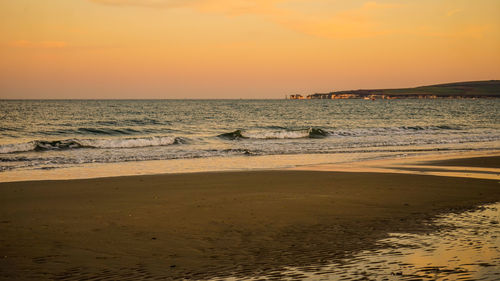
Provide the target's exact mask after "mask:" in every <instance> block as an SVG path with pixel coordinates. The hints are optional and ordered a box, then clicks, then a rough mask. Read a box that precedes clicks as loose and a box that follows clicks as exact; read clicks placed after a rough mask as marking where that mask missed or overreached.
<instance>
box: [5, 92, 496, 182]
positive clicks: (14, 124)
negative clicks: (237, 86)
mask: <svg viewBox="0 0 500 281" xmlns="http://www.w3.org/2000/svg"><path fill="white" fill-rule="evenodd" d="M499 110H500V99H436V100H426V99H399V100H375V101H367V100H359V99H349V100H347V99H346V100H0V181H16V180H29V179H53V178H54V179H60V178H92V177H101V176H120V175H132V174H157V173H180V172H200V171H223V170H224V171H225V170H251V169H281V168H289V167H297V166H301V165H314V164H328V163H343V162H353V161H363V160H370V159H380V158H386V157H406V156H408V155H419V154H432V153H448V152H461V151H488V150H498V149H500V111H499Z"/></svg>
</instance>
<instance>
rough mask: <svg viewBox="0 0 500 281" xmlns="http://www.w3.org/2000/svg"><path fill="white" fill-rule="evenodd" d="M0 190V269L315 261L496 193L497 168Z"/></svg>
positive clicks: (229, 268) (241, 269)
mask: <svg viewBox="0 0 500 281" xmlns="http://www.w3.org/2000/svg"><path fill="white" fill-rule="evenodd" d="M491 159H493V160H491V161H493V162H492V163H498V162H497V161H498V160H499V159H500V158H499V157H498V156H497V157H494V158H491ZM462 168H463V167H462ZM0 195H1V196H0V222H1V225H2V228H1V230H0V231H1V235H0V237H2V238H1V240H0V241H1V243H0V251H1V252H2V253H3V254H4V257H3V258H2V259H0V269H1V270H0V272H2V273H1V275H0V279H1V278H4V279H16V278H19V279H40V278H41V279H58V278H61V279H71V278H76V279H78V278H80V279H83V278H90V277H93V278H101V279H105V278H111V279H117V278H125V277H127V278H131V279H141V278H142V279H148V278H151V279H152V278H166V279H179V278H186V279H209V278H215V277H225V276H226V277H227V276H235V277H237V278H243V277H245V276H254V275H262V274H264V275H265V274H268V273H271V272H276V271H280V270H281V269H283V268H285V267H288V266H294V267H319V266H321V265H324V264H328V263H331V262H332V261H336V260H341V259H343V258H346V257H348V256H349V255H350V254H352V253H355V252H357V251H361V250H366V249H374V248H376V247H377V245H376V241H378V240H380V239H383V238H385V237H387V235H388V233H393V232H408V233H414V232H428V231H432V230H433V227H432V226H429V225H428V224H427V222H429V220H431V219H432V218H434V217H435V216H437V215H439V214H443V213H449V212H457V211H460V210H467V209H472V208H475V207H477V206H479V205H482V204H486V203H494V202H498V201H500V189H499V188H498V181H497V180H487V179H473V178H459V177H442V176H441V177H437V176H433V175H415V174H402V173H369V172H349V173H347V172H327V171H294V170H281V171H272V170H271V171H243V172H242V171H239V172H212V173H188V174H163V175H148V176H128V177H111V178H95V179H84V180H81V179H80V180H79V179H77V180H56V181H31V182H10V183H0Z"/></svg>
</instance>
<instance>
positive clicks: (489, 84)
mask: <svg viewBox="0 0 500 281" xmlns="http://www.w3.org/2000/svg"><path fill="white" fill-rule="evenodd" d="M330 94H335V95H356V96H358V97H366V96H371V95H376V96H377V95H385V96H388V97H395V98H404V97H408V98H411V97H415V96H436V97H455V98H458V97H464V98H474V97H500V80H490V81H471V82H457V83H447V84H438V85H430V86H421V87H415V88H402V89H373V90H351V91H338V92H332V93H330Z"/></svg>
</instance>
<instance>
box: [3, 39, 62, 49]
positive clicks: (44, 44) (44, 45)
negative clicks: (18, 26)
mask: <svg viewBox="0 0 500 281" xmlns="http://www.w3.org/2000/svg"><path fill="white" fill-rule="evenodd" d="M9 46H11V47H15V48H38V49H61V48H66V47H68V43H67V42H64V41H38V42H33V41H27V40H17V41H11V42H10V43H9Z"/></svg>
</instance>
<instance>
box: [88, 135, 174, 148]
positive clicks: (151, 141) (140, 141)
mask: <svg viewBox="0 0 500 281" xmlns="http://www.w3.org/2000/svg"><path fill="white" fill-rule="evenodd" d="M78 142H79V143H80V144H81V145H83V146H86V147H94V148H133V147H147V146H164V145H171V144H174V143H175V142H176V138H175V137H147V138H128V139H87V140H79V141H78Z"/></svg>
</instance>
